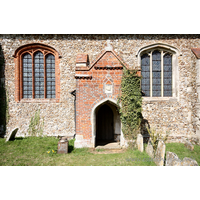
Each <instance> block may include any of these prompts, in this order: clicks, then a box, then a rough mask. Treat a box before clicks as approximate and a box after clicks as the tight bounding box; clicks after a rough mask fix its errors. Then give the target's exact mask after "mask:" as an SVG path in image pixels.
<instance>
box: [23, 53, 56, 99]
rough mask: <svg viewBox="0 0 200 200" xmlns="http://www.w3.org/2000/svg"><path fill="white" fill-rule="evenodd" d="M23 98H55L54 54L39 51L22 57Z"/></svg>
mask: <svg viewBox="0 0 200 200" xmlns="http://www.w3.org/2000/svg"><path fill="white" fill-rule="evenodd" d="M22 68H23V81H22V82H23V98H25V99H26V98H36V99H37V98H39V99H44V98H56V89H55V88H56V83H55V56H54V55H53V54H51V53H48V54H47V55H44V54H43V53H42V52H41V51H37V52H36V53H34V54H32V55H31V54H29V53H25V54H24V55H23V57H22Z"/></svg>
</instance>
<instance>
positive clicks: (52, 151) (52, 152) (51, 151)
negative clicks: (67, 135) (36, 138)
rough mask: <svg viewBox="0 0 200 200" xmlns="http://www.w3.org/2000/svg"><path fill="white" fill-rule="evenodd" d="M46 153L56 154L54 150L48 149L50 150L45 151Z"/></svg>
mask: <svg viewBox="0 0 200 200" xmlns="http://www.w3.org/2000/svg"><path fill="white" fill-rule="evenodd" d="M47 153H48V154H49V155H53V154H56V150H53V149H52V150H50V151H47Z"/></svg>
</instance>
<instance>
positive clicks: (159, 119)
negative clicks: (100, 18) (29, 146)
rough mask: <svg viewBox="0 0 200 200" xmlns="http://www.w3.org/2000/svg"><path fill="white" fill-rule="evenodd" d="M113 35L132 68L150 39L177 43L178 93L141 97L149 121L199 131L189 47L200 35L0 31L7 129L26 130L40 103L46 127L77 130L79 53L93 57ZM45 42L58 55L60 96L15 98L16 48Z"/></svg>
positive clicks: (176, 130)
mask: <svg viewBox="0 0 200 200" xmlns="http://www.w3.org/2000/svg"><path fill="white" fill-rule="evenodd" d="M108 39H109V40H110V43H111V45H112V46H113V49H114V50H115V51H116V53H117V54H118V55H119V56H120V57H121V58H122V60H123V61H124V62H125V63H126V64H127V65H128V67H129V68H130V69H140V66H138V57H137V56H136V54H137V52H138V51H139V50H140V49H141V48H143V47H145V46H147V45H151V44H157V43H164V44H167V45H171V46H173V47H174V48H176V49H178V50H179V52H180V55H179V56H178V70H179V87H178V97H177V98H175V99H173V98H171V99H170V98H169V99H167V100H162V101H160V100H157V101H143V116H144V118H145V119H146V120H148V122H149V124H150V127H155V128H157V129H158V130H160V131H163V132H165V131H170V133H171V135H172V137H174V136H175V138H176V136H179V137H180V138H182V137H186V138H187V137H195V130H196V120H197V118H196V110H195V102H196V101H197V92H196V71H195V65H196V64H195V62H196V58H195V56H194V54H193V53H192V51H191V48H196V47H200V35H0V45H1V46H2V49H3V56H4V59H5V61H6V63H5V85H6V86H7V88H8V95H9V114H10V120H9V123H8V125H7V132H9V131H11V130H12V129H13V128H15V127H19V132H18V135H23V134H24V133H25V132H27V129H28V126H29V123H30V118H31V117H32V116H33V115H34V113H35V112H36V110H37V109H40V111H41V115H42V117H44V133H45V134H49V135H70V134H72V135H73V134H75V121H74V96H73V95H71V94H70V92H71V91H73V90H75V89H76V80H75V78H74V76H75V66H76V56H77V54H78V53H87V54H88V56H89V60H90V62H92V61H93V60H95V59H96V58H97V56H98V55H99V54H100V52H101V51H102V50H103V49H104V48H105V46H106V41H107V40H108ZM30 43H42V44H46V45H49V46H51V47H53V48H55V49H56V50H57V51H58V52H59V54H61V56H62V58H61V59H60V85H61V87H60V92H61V95H60V102H59V103H51V104H50V103H20V102H19V103H17V102H16V101H15V99H14V95H15V64H14V58H13V54H14V52H15V50H16V49H17V48H18V47H20V46H21V45H25V44H30Z"/></svg>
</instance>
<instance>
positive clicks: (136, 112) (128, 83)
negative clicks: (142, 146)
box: [118, 67, 142, 140]
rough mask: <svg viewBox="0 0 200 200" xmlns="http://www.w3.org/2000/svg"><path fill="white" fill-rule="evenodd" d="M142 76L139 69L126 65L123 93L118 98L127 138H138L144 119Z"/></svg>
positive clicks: (122, 83) (124, 132)
mask: <svg viewBox="0 0 200 200" xmlns="http://www.w3.org/2000/svg"><path fill="white" fill-rule="evenodd" d="M140 80H141V77H139V76H138V75H137V71H135V70H128V69H126V68H125V67H124V69H123V76H122V82H121V95H120V96H119V98H118V105H119V103H121V107H120V106H119V113H120V119H121V122H122V131H123V134H124V136H125V138H127V139H129V140H132V139H136V137H137V134H138V133H139V132H140V124H141V119H142V93H141V88H140Z"/></svg>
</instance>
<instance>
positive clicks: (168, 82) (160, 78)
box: [141, 49, 173, 97]
mask: <svg viewBox="0 0 200 200" xmlns="http://www.w3.org/2000/svg"><path fill="white" fill-rule="evenodd" d="M172 56H173V54H172V53H171V52H168V51H166V50H164V49H152V50H150V51H146V52H144V53H143V54H142V55H141V75H142V81H141V88H142V91H143V95H144V96H146V97H172V93H173V91H172V86H173V85H172V84H173V83H172V81H173V78H172V67H173V66H172Z"/></svg>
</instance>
